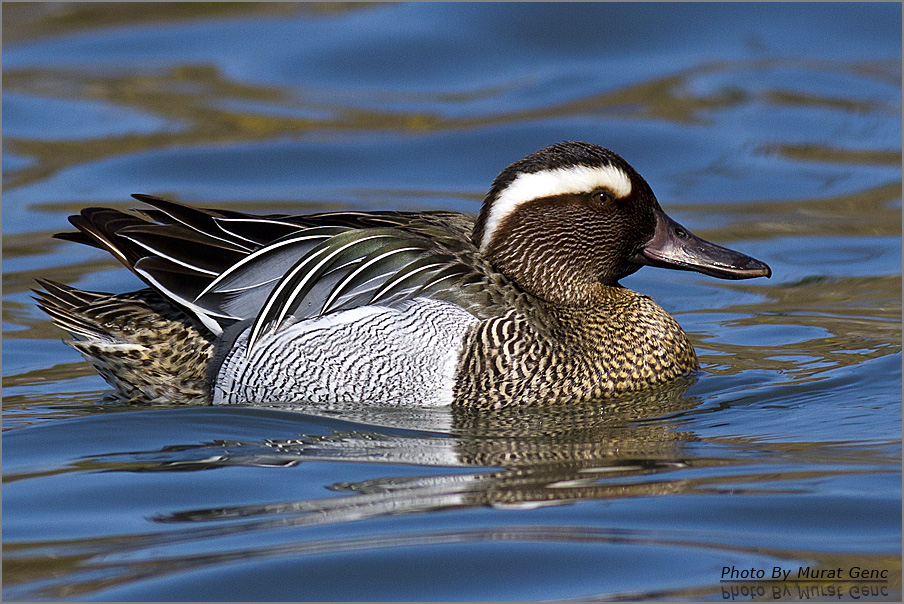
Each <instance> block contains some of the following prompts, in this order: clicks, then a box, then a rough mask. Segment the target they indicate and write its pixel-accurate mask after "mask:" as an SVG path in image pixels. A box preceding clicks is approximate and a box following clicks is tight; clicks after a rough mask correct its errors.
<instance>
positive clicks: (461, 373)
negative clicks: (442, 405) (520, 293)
mask: <svg viewBox="0 0 904 604" xmlns="http://www.w3.org/2000/svg"><path fill="white" fill-rule="evenodd" d="M697 368H698V364H697V356H696V354H695V353H694V348H693V346H691V343H690V341H689V340H688V338H687V335H686V334H685V333H684V331H683V330H682V329H681V327H680V326H679V325H678V323H677V322H676V321H675V320H674V319H673V318H672V317H671V316H670V315H669V314H668V313H667V312H665V311H664V310H663V309H662V308H660V307H659V305H657V304H656V303H655V302H654V301H653V300H652V299H651V298H649V297H648V296H644V295H643V294H639V293H637V292H634V291H631V290H629V289H625V288H622V287H602V288H600V290H599V292H598V293H597V296H596V304H594V305H592V306H581V307H565V306H555V305H552V304H547V303H544V302H542V301H539V300H538V301H537V304H536V305H535V306H534V307H532V308H527V309H521V310H512V311H509V312H508V313H507V314H505V315H503V316H499V317H495V318H492V319H487V320H485V321H482V322H480V323H479V324H477V325H476V326H475V327H474V328H472V329H471V331H470V332H469V333H468V335H467V336H466V340H465V343H464V347H463V349H462V354H461V360H460V362H459V367H458V374H457V378H456V385H455V399H456V402H457V403H459V404H463V405H475V406H492V407H502V406H506V405H522V404H532V405H538V404H539V405H542V404H552V403H561V402H568V401H574V402H579V401H594V400H599V399H603V398H607V397H611V396H615V395H617V394H620V393H623V392H630V391H634V390H641V389H643V388H648V387H650V386H652V385H655V384H661V383H664V382H668V381H670V380H672V379H674V378H676V377H678V376H681V375H687V374H689V373H692V372H693V371H695V370H696V369H697Z"/></svg>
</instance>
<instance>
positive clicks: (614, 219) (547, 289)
mask: <svg viewBox="0 0 904 604" xmlns="http://www.w3.org/2000/svg"><path fill="white" fill-rule="evenodd" d="M473 239H474V243H475V244H476V245H477V246H478V247H479V248H480V251H481V253H482V254H483V256H484V257H485V258H486V259H487V260H488V261H490V262H491V263H492V264H493V265H494V266H495V267H496V268H497V269H499V270H500V271H502V272H503V273H505V274H506V275H507V276H509V277H510V278H512V279H514V280H515V281H516V282H517V283H518V284H519V285H521V286H522V287H523V288H524V289H526V290H527V291H529V292H530V293H532V294H534V295H536V296H538V297H540V298H543V299H545V300H548V301H550V302H555V303H560V304H584V303H588V302H590V301H591V300H592V299H593V297H594V296H593V292H594V291H596V290H597V289H598V288H599V286H600V285H615V284H617V283H618V280H619V279H621V278H623V277H625V276H627V275H630V274H631V273H633V272H635V271H636V270H638V269H639V268H640V267H641V266H642V265H644V264H649V265H653V266H661V267H665V268H676V269H682V270H694V271H698V272H702V273H706V274H708V275H712V276H715V277H720V278H724V279H747V278H751V277H760V276H767V277H768V276H769V275H770V274H771V271H770V269H769V267H768V266H766V265H765V264H763V263H762V262H760V261H758V260H755V259H753V258H751V257H749V256H745V255H744V254H741V253H738V252H735V251H732V250H729V249H726V248H723V247H720V246H717V245H715V244H712V243H709V242H707V241H704V240H702V239H700V238H698V237H695V236H694V235H692V234H691V233H690V232H689V231H687V229H685V228H683V227H682V226H681V225H679V224H678V223H676V222H674V221H673V220H671V219H670V218H669V217H668V216H667V215H666V214H665V213H664V212H663V211H662V208H661V207H660V206H659V202H658V201H657V200H656V196H655V195H653V191H652V190H651V189H650V186H649V185H648V184H647V182H646V181H645V180H644V179H643V177H642V176H641V175H640V174H638V173H637V172H636V171H635V170H634V168H632V167H631V166H630V165H629V164H628V163H627V162H626V161H625V160H623V159H622V158H621V157H619V156H618V155H617V154H615V153H613V152H612V151H609V150H608V149H604V148H602V147H599V146H597V145H593V144H590V143H581V142H564V143H558V144H555V145H552V146H549V147H546V148H545V149H541V150H540V151H537V152H536V153H532V154H531V155H528V156H527V157H525V158H524V159H522V160H520V161H517V162H515V163H513V164H512V165H510V166H509V167H508V168H506V169H505V170H503V171H502V173H500V174H499V176H498V177H496V180H495V181H493V186H492V188H491V189H490V191H489V193H488V194H487V197H486V199H485V200H484V202H483V207H482V209H481V211H480V215H479V216H478V218H477V223H476V225H475V227H474V233H473Z"/></svg>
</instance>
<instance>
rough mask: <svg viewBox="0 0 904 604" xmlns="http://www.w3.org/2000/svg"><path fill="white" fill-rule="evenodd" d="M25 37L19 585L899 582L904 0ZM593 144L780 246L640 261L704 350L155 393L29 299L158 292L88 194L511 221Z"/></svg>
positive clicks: (803, 593)
mask: <svg viewBox="0 0 904 604" xmlns="http://www.w3.org/2000/svg"><path fill="white" fill-rule="evenodd" d="M3 34H4V48H3V50H4V62H3V84H4V95H3V110H4V111H3V115H4V119H3V133H4V138H3V152H4V153H3V188H4V200H3V201H4V203H3V210H4V212H3V213H4V221H3V235H4V236H3V252H4V261H5V262H4V275H3V283H4V291H3V321H4V325H3V330H4V339H5V342H4V347H3V376H4V384H3V386H4V391H3V394H4V397H3V429H4V433H3V444H4V456H3V468H4V472H3V478H4V501H3V503H4V506H3V507H4V512H5V513H4V517H3V537H4V551H3V554H4V565H3V585H4V588H3V596H4V598H5V599H9V600H25V599H89V600H129V599H140V600H193V599H200V600H489V599H504V600H522V599H526V600H539V599H569V598H599V599H710V600H723V599H726V596H727V597H728V598H731V597H733V596H735V595H736V596H738V598H739V599H740V598H741V597H742V596H743V595H744V594H746V595H748V597H749V595H750V594H752V595H754V596H756V597H758V598H760V599H773V598H774V597H779V598H781V599H807V598H808V597H809V598H813V597H817V598H822V599H825V598H826V597H829V595H831V594H830V593H829V592H830V590H836V591H837V593H839V594H841V595H842V596H843V597H844V598H850V597H854V596H857V595H861V593H862V595H863V596H865V597H863V598H861V599H867V600H869V599H873V600H875V599H883V600H884V599H892V600H896V599H899V598H900V594H901V587H900V576H901V570H900V569H901V555H900V554H901V462H900V457H901V447H900V444H901V406H900V403H901V286H902V283H901V61H900V47H901V14H900V6H898V5H896V4H883V5H876V4H872V5H871V4H857V5H846V4H828V5H821V4H793V5H785V4H731V5H720V4H705V5H698V4H676V5H657V4H626V5H621V4H599V5H597V4H578V5H545V4H529V5H519V4H501V5H473V4H472V5H468V4H451V5H444V4H439V5H433V4H430V5H422V4H405V5H367V6H358V5H272V4H266V3H262V4H229V3H226V4H211V5H194V4H187V5H185V4H157V5H145V4H142V5H130V4H109V5H108V4H105V5H103V10H101V8H98V7H97V5H92V4H65V3H63V4H57V5H40V4H39V5H35V4H27V3H22V4H13V5H10V4H6V5H4V15H3ZM568 139H572V140H587V141H591V142H595V143H598V144H601V145H603V146H606V147H610V148H612V149H613V150H615V151H617V152H618V153H619V154H621V155H623V156H624V157H625V158H626V159H627V160H628V161H629V162H631V164H632V165H633V166H634V167H635V168H637V169H638V170H639V171H640V172H641V173H642V174H643V175H644V176H645V177H646V179H647V180H648V181H649V182H650V184H651V186H652V187H653V189H654V191H656V193H657V196H658V197H659V200H660V202H661V203H662V205H663V207H664V208H665V209H666V211H668V212H669V214H670V215H672V216H673V217H674V218H675V219H676V220H678V221H679V222H681V223H682V224H684V225H686V226H687V227H689V228H691V229H692V230H694V232H695V233H697V234H698V235H701V236H702V237H704V238H706V239H709V240H711V241H716V242H719V243H720V244H723V245H726V246H729V247H732V248H735V249H738V250H741V251H744V252H745V253H749V254H750V255H752V256H754V257H756V258H759V259H762V260H764V261H765V262H767V263H769V264H770V266H771V267H772V268H773V271H774V276H773V277H772V279H770V280H764V279H759V280H753V281H743V282H729V281H719V280H715V279H711V278H708V277H706V276H703V275H698V274H694V273H684V272H676V271H665V270H658V269H651V268H646V269H644V270H642V271H640V272H639V273H636V274H635V275H632V276H631V277H629V278H627V279H625V280H624V282H623V283H624V285H626V286H628V287H631V288H632V289H635V290H638V291H641V292H643V293H646V294H648V295H651V296H653V297H654V298H655V299H656V300H657V301H658V302H659V303H660V304H661V305H662V306H663V307H665V308H666V309H667V310H668V311H669V312H670V313H672V314H673V315H674V316H675V317H676V318H677V319H678V321H679V322H680V323H681V324H682V326H683V327H684V328H685V330H686V331H687V332H688V333H689V334H690V337H691V339H692V340H693V342H694V344H695V346H696V348H697V351H698V354H699V357H700V360H701V364H702V366H703V371H702V372H701V373H700V374H699V375H698V376H696V377H694V378H691V379H687V380H683V381H679V382H676V383H675V384H673V385H671V386H669V387H667V388H663V389H659V390H655V391H651V392H649V393H645V394H642V395H634V396H630V397H624V398H620V399H617V400H614V401H611V402H609V403H606V404H602V405H596V406H579V407H576V408H575V407H562V408H555V409H520V410H517V411H516V412H494V413H487V412H483V413H478V412H467V411H463V410H459V409H434V410H399V409H395V410H392V409H389V410H386V409H373V408H348V409H341V410H330V411H327V410H323V409H311V408H296V409H254V408H237V407H236V408H209V407H188V406H181V405H177V404H174V405H171V406H138V405H130V404H123V403H121V402H116V401H112V400H109V398H108V397H105V393H106V392H107V388H106V384H105V383H104V382H103V381H102V380H101V379H100V378H99V377H97V376H96V375H95V374H94V372H93V371H92V370H91V369H90V367H89V366H88V365H87V364H86V363H85V362H84V361H83V360H82V359H81V357H80V356H79V355H78V353H76V352H75V351H74V350H72V349H70V348H68V347H67V346H65V345H63V344H61V343H60V340H61V339H63V337H64V335H63V334H62V333H61V332H60V331H59V330H58V329H57V328H55V327H54V326H53V325H52V324H51V323H50V322H49V321H48V320H47V318H46V317H45V316H43V315H42V314H41V313H40V311H38V310H37V309H36V308H35V306H34V303H33V301H32V300H31V298H30V291H29V289H30V288H32V287H34V286H35V283H34V280H35V279H36V278H49V279H54V280H58V281H63V282H66V283H70V284H73V285H75V286H77V287H81V288H84V289H93V290H101V291H127V290H130V289H135V288H137V287H138V286H139V284H138V281H137V279H136V278H135V277H134V276H132V275H131V274H130V273H129V272H128V271H126V270H125V269H123V268H122V267H120V266H119V265H117V263H116V262H115V260H113V259H111V258H109V257H107V256H105V255H104V254H103V253H100V252H98V251H97V250H92V249H89V248H86V247H84V246H77V245H75V244H71V243H66V242H62V241H59V240H54V239H51V238H50V235H51V234H52V233H54V232H57V231H60V230H66V229H67V228H68V223H67V221H66V217H67V216H68V215H69V214H71V213H73V212H77V211H78V210H79V209H80V208H81V207H84V206H86V205H110V206H112V207H117V208H122V209H125V208H129V207H134V205H135V202H133V201H131V200H129V199H128V195H129V194H130V193H136V192H143V193H149V194H155V195H161V196H167V197H171V198H174V199H179V200H183V201H188V202H192V203H198V204H202V205H212V206H218V207H227V208H235V209H242V210H247V211H260V212H274V211H281V212H308V211H324V210H333V209H363V210H370V209H397V210H418V209H429V208H443V209H453V210H459V211H465V212H472V213H474V212H476V211H477V210H478V209H479V204H480V201H481V199H482V198H483V195H484V194H485V192H486V190H487V188H488V187H489V183H490V182H491V181H492V179H493V177H494V176H495V175H496V174H497V173H498V172H499V170H501V169H502V168H504V167H505V166H506V165H507V164H508V163H510V162H512V161H515V160H517V159H519V158H521V157H523V156H524V155H526V154H527V153H530V152H532V151H534V150H537V149H539V148H541V147H543V146H546V145H548V144H550V143H552V142H556V141H560V140H568ZM732 566H734V567H735V568H737V569H741V568H754V569H765V571H766V574H767V575H770V574H771V572H772V569H773V568H774V567H780V568H782V569H786V570H791V571H793V573H794V574H796V573H797V572H798V569H799V568H801V567H811V568H813V569H828V568H836V567H841V568H843V569H844V570H845V572H848V571H849V570H850V568H852V567H862V568H871V569H878V570H886V571H888V572H887V576H888V577H890V579H889V581H888V582H887V583H883V582H876V583H863V582H861V581H853V582H847V581H845V582H841V581H834V582H833V581H823V582H818V581H810V582H803V583H776V584H771V583H758V584H752V585H743V584H730V583H723V582H721V580H722V572H723V568H724V567H729V568H731V567H732ZM732 590H734V591H732ZM743 590H747V591H746V592H745V591H743ZM751 590H752V591H751ZM759 590H762V591H759ZM775 590H778V591H775ZM785 590H787V591H785ZM860 590H863V591H862V592H861V591H860Z"/></svg>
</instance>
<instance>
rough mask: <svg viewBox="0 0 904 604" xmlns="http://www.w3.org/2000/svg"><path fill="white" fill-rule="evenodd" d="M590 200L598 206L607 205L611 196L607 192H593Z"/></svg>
mask: <svg viewBox="0 0 904 604" xmlns="http://www.w3.org/2000/svg"><path fill="white" fill-rule="evenodd" d="M590 199H592V200H593V201H594V203H598V204H599V205H603V204H607V203H609V202H610V201H612V194H611V193H609V192H608V191H594V192H593V193H591V194H590Z"/></svg>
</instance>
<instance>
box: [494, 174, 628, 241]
mask: <svg viewBox="0 0 904 604" xmlns="http://www.w3.org/2000/svg"><path fill="white" fill-rule="evenodd" d="M596 189H607V190H609V191H611V192H612V193H614V194H615V196H616V197H627V196H628V195H630V194H631V179H630V178H629V177H628V175H627V174H625V173H624V171H623V170H622V169H621V168H619V167H617V166H570V167H568V168H557V169H555V170H543V171H542V172H534V173H531V174H519V175H518V176H517V177H516V178H515V180H513V181H512V182H511V184H509V186H507V187H506V188H505V189H503V191H502V193H500V195H499V197H497V198H496V200H495V201H494V202H493V207H492V209H491V210H490V215H489V216H488V217H487V222H486V226H485V227H484V231H483V240H482V241H481V242H480V249H481V250H483V249H485V248H486V246H487V245H488V244H489V242H490V240H491V239H492V238H493V233H494V232H495V231H496V229H497V228H498V227H499V224H500V223H501V222H502V221H503V220H504V219H505V217H506V216H508V215H509V214H511V213H512V212H514V211H515V209H516V208H517V207H518V206H520V205H521V204H522V203H525V202H527V201H531V200H534V199H540V198H541V197H552V196H554V195H564V194H565V193H590V192H591V191H594V190H596Z"/></svg>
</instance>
